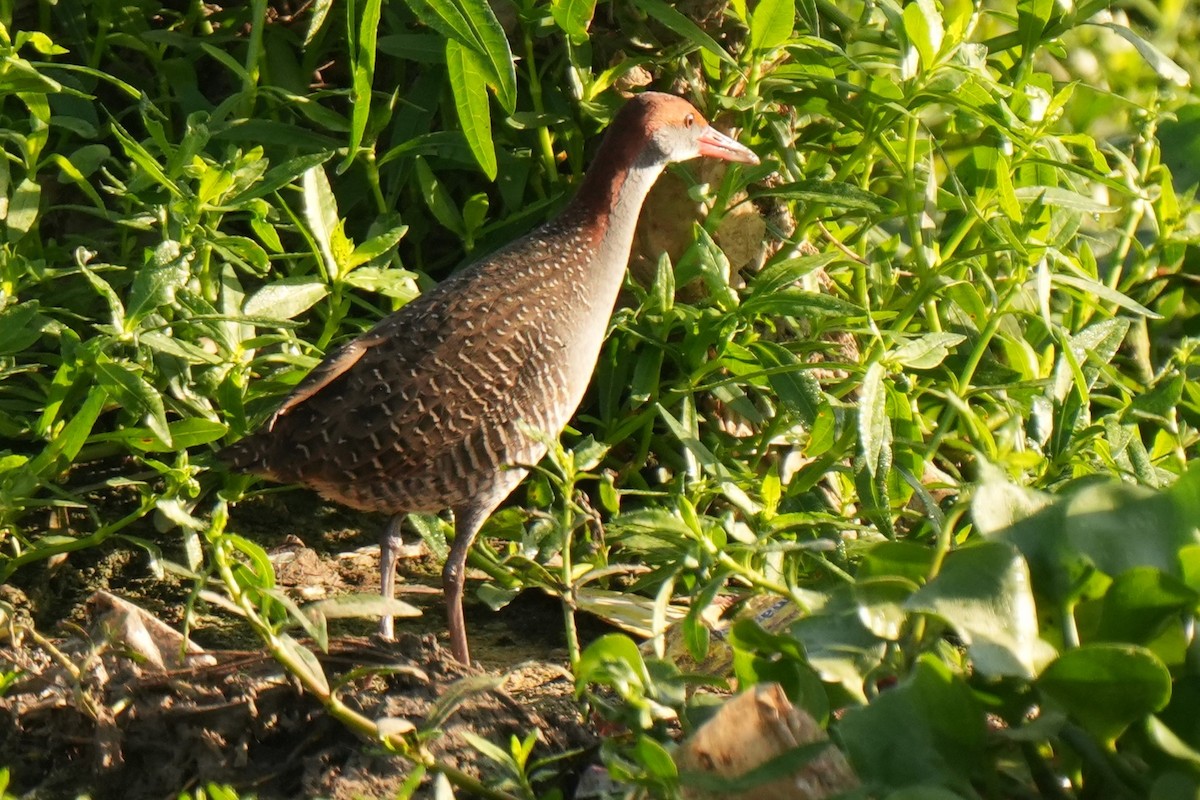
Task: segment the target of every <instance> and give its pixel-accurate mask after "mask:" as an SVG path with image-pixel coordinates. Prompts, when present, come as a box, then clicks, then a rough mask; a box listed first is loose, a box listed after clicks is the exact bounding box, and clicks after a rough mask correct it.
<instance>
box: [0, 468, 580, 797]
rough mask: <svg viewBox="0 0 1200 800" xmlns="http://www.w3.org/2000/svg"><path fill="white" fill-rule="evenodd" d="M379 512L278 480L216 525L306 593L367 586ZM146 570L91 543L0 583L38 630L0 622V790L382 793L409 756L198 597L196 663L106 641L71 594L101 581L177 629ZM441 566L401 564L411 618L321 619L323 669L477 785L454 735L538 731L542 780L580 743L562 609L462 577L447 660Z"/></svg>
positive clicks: (166, 585) (178, 596) (185, 589)
mask: <svg viewBox="0 0 1200 800" xmlns="http://www.w3.org/2000/svg"><path fill="white" fill-rule="evenodd" d="M384 522H385V520H384V518H382V517H380V516H377V515H364V514H357V513H355V512H351V511H347V510H345V509H342V508H339V507H337V506H330V505H327V504H325V503H323V502H321V501H320V500H319V499H317V498H316V497H315V496H313V495H309V494H307V493H304V492H287V493H285V494H284V493H281V494H278V495H272V496H270V497H269V498H265V499H261V500H258V501H255V502H251V503H246V504H243V505H241V506H240V507H238V508H237V509H236V510H235V513H234V515H233V518H232V520H231V523H230V529H231V530H236V531H238V532H239V533H242V534H243V535H245V536H247V537H248V538H250V539H252V540H254V541H256V542H258V543H260V544H262V545H263V546H265V547H267V548H268V549H269V551H270V552H271V556H272V560H273V562H274V563H275V567H276V575H277V579H278V581H279V583H280V585H281V586H284V587H286V588H287V589H288V590H289V591H290V592H291V593H292V594H293V596H294V597H296V598H297V599H298V600H314V599H320V598H321V597H324V596H333V595H336V594H339V593H343V592H347V591H377V590H378V589H377V587H378V580H379V572H378V569H379V566H378V548H377V547H376V546H375V545H376V543H377V541H378V535H379V533H380V531H381V530H382V526H383V524H384ZM165 557H167V558H172V554H171V553H169V552H168V553H166V554H165ZM175 558H178V557H175ZM148 565H149V559H148V557H147V556H146V555H145V554H144V553H143V552H141V551H138V550H135V549H130V548H128V547H124V546H121V545H114V546H112V547H104V548H92V549H91V550H86V551H81V552H79V553H75V554H72V555H71V556H70V557H69V558H67V559H64V560H62V561H61V562H59V563H56V564H46V565H41V566H34V567H31V568H30V569H26V570H22V571H21V572H20V573H18V575H17V580H16V581H14V584H13V585H10V586H5V587H3V588H2V589H0V592H2V595H0V600H4V601H5V602H7V603H9V604H10V605H13V606H15V607H17V608H18V615H19V616H23V617H24V618H25V619H27V620H28V622H30V623H32V625H33V627H34V629H35V630H36V631H39V632H41V633H40V634H39V635H33V636H31V635H24V636H20V635H19V636H17V637H16V638H13V637H11V636H9V637H7V638H6V637H5V634H3V633H0V675H2V674H3V673H4V672H9V671H12V670H14V669H15V670H20V672H21V674H20V676H19V677H18V678H17V680H16V681H15V683H14V684H13V685H12V686H10V687H9V688H8V690H7V691H6V692H3V693H2V694H0V753H2V754H3V755H2V756H0V765H7V766H8V767H9V768H10V770H11V771H12V778H11V785H10V787H9V789H10V791H13V792H15V793H17V794H18V795H28V796H31V797H39V798H43V797H44V798H58V797H64V798H65V797H71V798H74V797H77V796H79V795H80V794H89V795H90V796H92V797H95V798H108V797H112V798H117V797H120V798H141V797H147V798H156V797H163V798H172V797H175V796H176V795H177V794H178V792H180V791H181V790H184V789H188V788H191V787H195V786H202V785H204V784H206V783H208V782H215V783H224V784H231V785H233V786H234V787H235V788H237V789H238V790H239V791H240V792H241V793H243V794H246V795H251V794H252V795H255V796H257V797H259V798H276V797H278V798H296V797H331V798H375V797H380V798H382V797H394V796H396V793H397V790H398V789H399V788H400V786H401V785H402V784H403V782H404V781H405V779H406V778H408V776H409V775H411V774H412V771H413V768H414V765H413V764H411V763H409V762H407V761H405V760H404V759H402V758H400V757H398V756H395V755H393V754H390V753H387V752H384V751H383V749H382V748H381V747H380V746H379V745H377V744H374V743H371V742H368V741H365V740H363V739H361V738H359V737H357V736H356V735H354V734H353V733H351V732H350V731H348V730H347V729H346V728H344V727H343V726H342V725H341V724H340V723H338V722H337V721H335V720H332V719H330V718H329V717H328V716H327V715H326V714H325V712H324V710H323V709H322V708H321V706H320V705H319V704H318V703H317V702H316V701H315V700H313V699H312V698H310V697H308V696H306V695H305V694H304V692H303V691H302V690H301V689H300V687H299V686H298V685H297V684H296V683H295V681H293V680H291V679H290V678H289V677H288V676H286V674H285V673H284V672H283V670H282V669H281V668H280V667H279V666H278V665H277V664H276V663H275V662H274V661H273V660H272V659H271V658H270V657H269V656H268V655H266V654H265V653H263V652H262V651H261V650H260V649H258V645H257V641H256V640H255V639H254V637H253V635H252V634H251V633H250V632H248V631H247V630H245V629H244V627H243V626H241V625H240V624H238V623H237V622H236V620H233V621H231V617H230V615H228V614H224V613H221V612H218V611H216V610H214V609H213V608H211V607H208V606H205V605H204V604H203V603H199V604H198V605H197V606H196V608H195V611H194V612H193V613H192V614H191V615H190V616H189V617H188V619H187V623H188V624H189V626H190V630H191V639H192V640H193V641H194V642H196V643H198V644H200V645H202V646H203V648H204V649H205V651H206V656H207V657H206V658H205V659H204V660H203V661H197V660H195V659H193V660H191V661H189V662H188V663H186V664H183V665H181V666H175V667H169V668H166V669H156V668H155V667H154V666H153V665H152V664H147V663H146V659H145V658H144V657H140V658H139V657H137V656H136V654H133V653H131V651H132V650H134V649H135V648H133V647H131V646H129V645H128V644H127V643H125V642H122V641H120V640H119V639H114V638H113V634H112V632H111V627H110V626H104V625H99V624H98V623H97V621H96V614H95V608H94V607H91V608H89V605H88V603H87V599H88V598H90V597H92V596H93V595H94V594H95V593H96V592H97V591H98V590H104V591H108V592H112V593H113V594H115V595H117V596H119V597H121V598H123V599H125V600H128V601H130V602H132V603H133V604H135V605H137V606H139V607H140V608H142V609H144V610H145V611H146V612H147V613H148V614H150V615H152V616H153V617H156V618H157V619H160V620H162V621H163V622H165V623H167V624H168V625H170V626H171V627H172V628H174V629H175V630H177V631H178V630H182V629H183V625H184V622H185V619H184V618H185V615H186V614H187V612H186V608H187V600H188V597H189V593H190V590H191V585H190V583H185V582H182V581H179V580H175V579H172V578H170V577H169V576H168V577H166V578H158V577H154V576H152V575H151V571H150V569H149V567H148ZM439 572H440V564H438V563H437V562H436V560H435V559H433V558H432V557H429V556H416V557H413V558H408V559H404V560H402V562H401V565H400V573H401V574H400V579H399V580H400V583H399V589H400V597H401V598H402V599H404V600H405V601H407V602H410V603H412V604H413V605H416V606H418V607H419V608H421V609H422V612H423V615H422V616H421V617H418V618H412V619H398V620H397V630H398V641H396V642H394V643H385V642H382V641H379V640H378V639H377V638H375V637H374V636H372V632H373V629H374V627H375V623H374V621H371V620H336V621H332V622H331V625H333V626H335V627H333V630H332V632H333V634H334V636H333V637H332V639H331V644H330V647H329V650H328V652H327V653H323V654H319V657H320V660H321V662H322V666H323V667H324V669H325V672H326V674H327V675H328V676H330V679H331V682H332V681H335V680H336V679H337V676H339V675H347V674H348V673H350V672H351V671H352V670H358V669H359V668H364V667H366V668H368V669H367V670H361V671H360V672H357V673H356V674H355V677H353V679H352V680H351V681H350V682H349V683H348V685H347V687H346V689H345V690H344V691H343V693H342V697H343V699H344V700H346V702H347V703H348V704H349V705H351V706H352V707H354V708H355V709H356V710H358V711H360V712H361V713H362V714H364V715H365V716H367V717H369V718H373V719H377V718H381V717H393V718H400V719H403V720H407V721H409V722H412V723H413V724H414V725H415V726H416V727H417V729H418V730H419V731H423V732H424V733H423V734H422V735H427V737H428V738H427V748H428V750H429V752H430V753H431V754H432V755H433V756H434V758H435V759H437V760H439V761H440V762H442V763H447V764H450V765H453V766H455V767H457V768H459V769H463V770H465V771H466V772H468V773H472V774H475V775H477V776H480V777H483V778H484V779H485V783H486V782H488V781H489V778H490V779H493V780H494V779H495V777H496V776H497V775H498V774H499V773H498V768H497V765H495V764H494V763H492V762H490V761H488V760H487V759H486V758H484V757H483V756H482V755H481V754H480V752H479V751H478V750H477V749H475V748H473V747H472V746H470V744H469V743H468V742H467V740H466V739H465V738H464V736H463V733H464V732H465V731H471V732H473V733H475V734H476V735H479V736H482V737H483V738H485V739H489V740H491V741H492V742H494V743H496V744H498V745H499V746H500V747H501V748H502V749H504V750H507V749H508V742H509V740H510V737H511V736H513V735H515V736H517V737H519V738H523V737H524V736H526V735H528V734H529V733H531V732H537V734H538V742H539V743H538V745H537V747H536V748H535V751H534V757H535V758H538V757H547V756H550V755H556V754H567V755H568V758H567V759H565V760H564V764H563V767H564V768H563V770H562V771H561V772H560V773H559V777H558V779H557V780H558V781H559V783H560V784H561V783H569V782H571V781H572V780H573V777H572V773H573V772H574V770H575V768H576V767H579V766H582V765H583V764H584V763H585V762H586V761H587V757H588V751H589V749H590V748H592V747H593V746H594V745H595V743H596V741H597V737H596V735H595V733H594V731H592V730H591V727H590V725H588V724H587V721H586V720H584V719H583V718H582V717H581V715H580V710H579V707H578V705H577V704H576V703H575V701H574V699H573V689H574V687H573V685H572V681H571V678H570V675H569V673H568V672H567V671H566V670H565V669H564V666H563V665H564V664H565V662H566V648H565V642H564V640H563V634H562V630H563V625H562V611H561V608H560V607H559V605H558V604H557V602H555V601H553V600H552V599H550V598H548V597H545V596H543V595H540V594H538V593H525V594H522V595H521V596H519V597H518V598H517V599H516V600H514V601H513V603H511V604H510V605H509V606H508V607H506V608H505V609H502V610H501V611H499V612H492V611H491V610H490V609H488V608H487V607H486V606H483V605H482V604H477V603H473V602H470V600H471V597H472V594H473V593H472V592H471V590H470V587H469V588H468V606H467V609H466V612H467V626H468V630H469V632H470V635H471V646H472V656H473V658H475V659H477V663H476V664H475V665H474V666H472V667H471V668H467V667H463V666H462V665H459V664H457V663H456V662H455V661H454V660H453V658H451V657H450V655H449V653H448V652H447V651H445V650H443V649H442V647H441V642H444V641H445V631H444V610H445V609H444V605H443V603H442V597H441V592H440V588H439V587H440V576H439ZM593 627H594V626H593ZM593 632H598V629H596V630H594V631H593ZM585 633H586V631H585ZM39 638H41V639H42V641H38V639H39ZM309 644H310V646H311V643H309ZM371 669H376V670H378V671H377V672H372V671H371ZM488 676H490V678H491V679H489V678H488ZM452 696H453V697H455V698H458V699H459V702H457V703H456V704H455V705H454V708H453V711H452V713H451V714H450V715H449V716H448V717H445V718H444V719H442V718H439V719H434V720H433V721H432V722H433V724H432V726H428V725H426V720H427V719H428V718H429V716H430V713H431V711H433V710H434V709H435V707H436V704H437V703H438V702H439V700H441V701H442V702H443V703H445V702H446V699H447V698H449V697H452ZM426 728H429V729H428V730H426ZM573 754H577V755H573ZM429 786H430V780H429V778H428V777H427V778H426V779H425V782H424V784H423V787H422V790H420V791H419V792H418V794H417V795H416V796H418V797H422V796H432V794H431V790H430V789H429ZM541 788H542V790H549V789H550V788H552V787H551V786H546V787H541ZM459 796H464V795H463V794H462V793H460V794H459Z"/></svg>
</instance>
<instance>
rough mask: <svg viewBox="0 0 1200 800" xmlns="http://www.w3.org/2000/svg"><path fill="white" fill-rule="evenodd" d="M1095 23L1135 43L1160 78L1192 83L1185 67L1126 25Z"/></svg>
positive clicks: (1185, 83) (1179, 82)
mask: <svg viewBox="0 0 1200 800" xmlns="http://www.w3.org/2000/svg"><path fill="white" fill-rule="evenodd" d="M1092 24H1093V25H1099V26H1100V27H1102V28H1108V29H1109V30H1110V31H1112V32H1113V33H1115V34H1117V35H1118V36H1120V37H1121V38H1122V39H1124V40H1125V41H1127V42H1129V43H1130V44H1131V45H1133V46H1134V47H1135V48H1136V49H1137V51H1138V54H1139V55H1141V57H1142V58H1144V59H1146V63H1147V64H1149V65H1150V68H1151V69H1153V70H1154V71H1155V72H1157V73H1158V76H1159V77H1160V78H1163V79H1164V80H1168V81H1170V82H1171V83H1173V84H1175V85H1176V86H1189V85H1191V82H1192V81H1191V76H1190V75H1189V74H1188V71H1187V70H1185V69H1184V68H1183V67H1181V66H1179V65H1178V64H1176V63H1175V62H1174V61H1172V60H1171V58H1170V57H1169V56H1167V54H1166V53H1164V52H1163V51H1161V50H1159V49H1158V48H1157V47H1155V46H1154V45H1153V44H1151V43H1150V42H1148V41H1146V40H1145V39H1143V38H1142V37H1141V36H1138V35H1137V34H1136V33H1134V32H1133V31H1132V30H1130V29H1129V28H1128V27H1126V26H1125V25H1119V24H1117V23H1115V22H1092Z"/></svg>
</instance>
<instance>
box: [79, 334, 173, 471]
mask: <svg viewBox="0 0 1200 800" xmlns="http://www.w3.org/2000/svg"><path fill="white" fill-rule="evenodd" d="M93 369H94V371H95V374H96V378H97V381H98V382H99V384H100V385H101V386H103V387H104V389H105V390H106V391H107V392H109V393H110V394H112V395H113V396H114V397H116V398H117V400H118V401H119V402H120V403H121V405H122V406H123V407H124V408H125V409H126V410H127V411H129V412H131V413H133V414H134V415H135V416H136V417H137V418H138V419H142V420H145V422H146V425H147V427H148V428H149V429H150V432H151V433H153V434H154V435H155V436H156V437H158V439H159V441H160V442H161V443H162V444H163V445H164V446H165V447H168V448H169V447H171V446H172V442H171V429H170V427H169V426H168V425H167V412H166V410H165V409H164V408H163V401H162V395H160V394H159V393H158V391H157V390H156V389H155V388H154V387H153V386H151V385H150V384H149V383H147V382H146V379H145V378H143V377H142V376H141V374H140V373H139V372H138V371H137V370H135V369H133V368H132V367H130V366H128V365H127V364H125V363H123V362H120V361H112V360H111V359H109V358H107V357H106V356H101V357H100V358H97V359H96V364H95V366H94V368H93Z"/></svg>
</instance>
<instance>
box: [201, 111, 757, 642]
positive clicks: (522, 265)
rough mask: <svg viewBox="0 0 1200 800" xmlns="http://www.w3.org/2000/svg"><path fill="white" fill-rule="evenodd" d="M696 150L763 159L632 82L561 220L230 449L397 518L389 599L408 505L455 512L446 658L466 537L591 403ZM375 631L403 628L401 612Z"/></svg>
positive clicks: (368, 343) (324, 364) (474, 271)
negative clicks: (641, 254)
mask: <svg viewBox="0 0 1200 800" xmlns="http://www.w3.org/2000/svg"><path fill="white" fill-rule="evenodd" d="M697 157H708V158H715V159H722V160H725V161H729V162H740V163H744V164H750V165H753V164H758V163H759V159H758V157H757V156H756V155H755V154H754V152H753V151H751V150H750V149H749V148H747V147H745V146H743V145H741V144H739V143H738V142H737V141H736V140H734V139H733V138H732V137H730V136H728V135H726V134H723V133H721V132H719V131H717V130H716V129H715V128H713V127H712V126H711V125H710V124H709V123H708V122H707V121H706V120H705V119H704V117H703V116H702V115H701V113H700V112H699V111H697V110H696V108H695V107H694V106H693V105H692V104H691V103H690V102H688V101H687V100H684V99H683V98H680V97H677V96H675V95H671V94H665V93H660V92H649V91H647V92H643V93H641V94H637V95H635V96H634V97H633V98H631V99H630V100H628V101H627V102H626V103H625V104H624V105H623V106H622V107H621V109H620V110H619V111H618V112H617V114H616V116H615V117H614V119H613V121H612V123H611V124H610V125H609V128H608V130H607V131H606V133H605V136H604V138H603V141H602V142H601V144H600V147H599V149H598V150H597V152H596V156H595V158H594V160H593V161H592V164H591V167H590V169H589V170H588V171H587V172H586V174H585V176H584V178H583V180H582V181H581V182H580V185H579V189H578V191H577V192H576V194H575V196H574V197H573V198H572V199H571V201H570V202H569V203H568V204H567V205H566V206H565V207H564V209H563V210H562V211H561V212H560V213H559V214H558V215H557V216H556V217H554V218H552V219H551V220H550V221H548V222H546V223H544V224H543V225H541V226H540V227H538V228H535V229H534V230H533V231H532V232H530V233H528V234H526V235H525V236H523V237H521V238H519V239H517V240H515V241H513V242H511V243H510V244H508V245H506V246H504V247H502V248H500V249H499V250H497V251H496V252H494V253H492V254H491V255H488V256H485V257H484V258H482V259H481V260H478V261H476V262H474V263H473V264H471V265H469V266H467V267H465V268H463V269H462V270H460V271H458V272H457V273H455V274H453V275H451V276H450V277H449V278H447V279H445V280H444V281H442V282H441V283H439V284H438V285H437V286H435V287H434V288H432V289H431V290H429V291H428V292H426V293H424V294H422V295H420V296H418V297H417V298H416V299H414V300H412V301H410V302H409V303H408V304H406V305H404V306H402V307H401V308H400V309H399V310H398V311H396V312H394V313H392V314H391V315H389V316H387V317H384V318H383V319H382V320H381V321H380V322H379V323H377V324H376V325H375V327H373V328H372V329H370V330H369V331H367V332H366V333H364V334H362V335H360V336H358V337H357V338H355V339H352V340H351V341H349V342H348V343H346V344H344V345H342V346H340V347H339V348H337V349H336V350H334V351H333V352H331V353H329V354H328V355H327V356H326V357H325V359H324V360H323V361H321V362H320V363H319V364H318V365H317V366H316V367H315V368H313V370H312V371H311V372H310V373H309V374H308V375H307V376H306V377H305V378H304V379H303V380H302V381H301V382H300V383H299V384H297V386H296V387H295V389H294V390H293V391H292V393H291V394H290V395H289V396H288V397H287V398H286V399H284V400H283V402H282V404H281V405H280V406H279V408H278V409H277V410H276V411H275V412H274V413H273V414H272V415H271V416H270V417H269V418H268V419H267V420H266V422H265V423H264V424H263V426H262V427H261V429H260V430H258V431H257V432H256V433H253V434H251V435H249V436H247V437H245V438H242V439H240V440H238V441H236V442H234V443H232V444H231V445H228V446H226V447H225V448H224V449H223V450H221V451H220V452H219V453H218V458H219V459H220V460H222V461H224V462H225V463H226V464H227V465H228V466H229V467H230V468H231V469H233V470H236V471H239V472H247V473H251V474H255V475H258V476H261V477H265V478H268V479H271V480H274V481H278V482H282V483H298V484H301V485H304V486H307V487H309V488H311V489H315V490H316V491H317V492H318V493H319V494H321V495H322V496H323V497H325V498H326V499H328V500H332V501H335V502H337V503H341V504H343V505H346V506H350V507H352V508H356V509H361V510H366V511H379V512H385V513H387V514H391V515H392V517H391V519H390V521H389V522H388V524H387V527H386V530H385V531H384V533H383V536H382V539H381V545H380V572H381V581H380V584H381V586H380V588H381V593H382V595H383V596H384V597H385V598H388V599H391V598H392V597H393V596H394V590H395V569H396V561H397V558H398V556H399V552H400V549H401V547H402V543H403V540H402V538H401V523H402V521H403V519H404V517H405V516H406V515H407V514H409V513H416V512H424V513H438V512H442V511H446V510H449V511H450V512H451V513H452V515H453V520H454V542H453V545H452V546H451V549H450V553H449V555H448V557H447V560H446V564H445V567H444V569H443V572H442V587H443V592H444V595H445V601H446V615H447V627H448V630H449V639H450V646H451V653H452V654H453V656H454V657H455V659H457V660H458V661H459V662H460V663H462V664H469V663H470V650H469V647H468V643H467V632H466V626H465V622H464V620H463V610H462V598H463V588H464V577H465V576H464V571H465V567H466V561H467V555H468V552H469V549H470V547H471V544H472V542H473V541H474V539H475V537H476V535H477V534H478V533H479V530H480V528H481V527H482V525H483V524H484V522H485V521H486V520H487V518H488V517H489V516H490V515H491V513H492V512H493V511H494V510H495V509H496V507H497V506H499V505H500V503H501V502H503V501H504V499H505V498H506V497H507V496H508V495H509V494H510V493H511V492H512V490H513V489H514V488H516V486H517V484H519V483H520V482H521V480H522V478H523V477H524V476H525V475H526V474H527V472H528V466H529V465H532V464H536V463H537V462H538V461H539V460H540V459H541V458H542V456H544V455H545V453H546V450H547V440H548V439H550V440H553V439H555V438H557V437H558V435H559V434H560V433H561V432H562V429H563V428H564V427H565V426H566V424H567V422H568V421H569V420H570V418H571V416H572V415H573V414H574V413H575V410H576V408H577V407H578V405H579V403H580V402H581V400H582V399H583V396H584V394H585V392H586V390H587V387H588V384H589V383H590V381H591V376H592V372H593V371H594V369H595V365H596V361H597V359H598V358H599V355H600V349H601V347H602V345H603V343H604V338H605V335H606V333H607V328H608V321H609V318H610V317H611V315H612V312H613V308H614V306H615V305H616V300H617V295H618V292H619V290H620V288H621V285H622V282H623V279H624V274H625V269H626V265H627V262H628V261H629V253H630V247H631V245H632V241H633V236H634V228H635V226H636V223H637V220H638V215H639V213H640V211H641V207H642V203H643V201H644V200H645V198H646V194H647V192H649V190H650V187H651V186H652V185H653V184H654V182H655V181H656V180H657V178H658V176H659V175H660V174H661V172H662V171H663V169H664V168H665V167H666V166H667V165H668V164H671V163H675V162H680V161H686V160H689V159H693V158H697ZM379 632H380V635H381V636H382V638H384V639H392V638H393V635H394V628H393V623H392V618H391V615H390V614H384V615H383V616H382V618H381V621H380V629H379Z"/></svg>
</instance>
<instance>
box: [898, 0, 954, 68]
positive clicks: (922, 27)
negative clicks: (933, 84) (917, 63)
mask: <svg viewBox="0 0 1200 800" xmlns="http://www.w3.org/2000/svg"><path fill="white" fill-rule="evenodd" d="M903 16H904V33H905V35H906V36H907V37H908V42H909V44H911V45H912V46H913V47H915V48H916V49H917V54H918V55H919V56H920V58H921V66H922V68H924V69H925V70H930V69H933V67H934V65H935V64H937V57H938V53H939V52H940V51H941V49H942V36H943V34H944V30H943V27H942V15H941V12H939V11H938V8H937V6H936V5H935V4H934V3H933V0H916V2H913V3H909V4H908V5H906V6H905V7H904V14H903Z"/></svg>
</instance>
